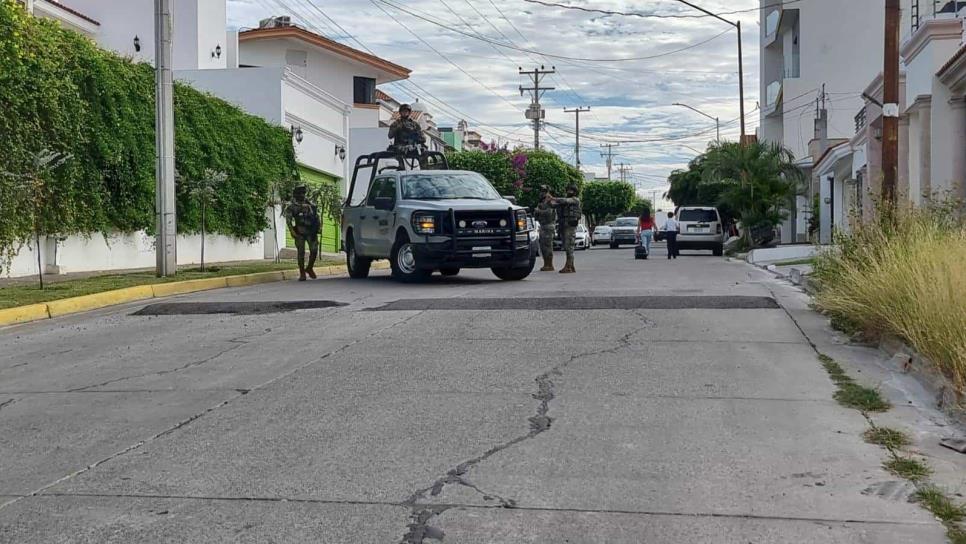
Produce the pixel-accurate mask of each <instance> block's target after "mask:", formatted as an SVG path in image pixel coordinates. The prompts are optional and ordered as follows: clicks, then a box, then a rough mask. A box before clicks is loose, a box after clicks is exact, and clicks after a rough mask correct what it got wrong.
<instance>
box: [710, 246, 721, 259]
mask: <svg viewBox="0 0 966 544" xmlns="http://www.w3.org/2000/svg"><path fill="white" fill-rule="evenodd" d="M711 252H712V254H714V256H715V257H721V256H722V255H724V245H718V246H715V247H714V249H712V250H711Z"/></svg>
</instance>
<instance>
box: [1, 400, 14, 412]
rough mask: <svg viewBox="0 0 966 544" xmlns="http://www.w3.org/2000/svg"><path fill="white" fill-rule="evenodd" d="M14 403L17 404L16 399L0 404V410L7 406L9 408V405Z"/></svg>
mask: <svg viewBox="0 0 966 544" xmlns="http://www.w3.org/2000/svg"><path fill="white" fill-rule="evenodd" d="M15 402H17V399H10V400H8V401H6V402H0V410H3V409H4V408H6V407H7V406H10V405H11V404H13V403H15Z"/></svg>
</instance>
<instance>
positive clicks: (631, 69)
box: [228, 0, 759, 194]
mask: <svg viewBox="0 0 966 544" xmlns="http://www.w3.org/2000/svg"><path fill="white" fill-rule="evenodd" d="M394 2H395V3H397V4H398V5H401V6H403V7H405V8H406V9H408V10H411V11H413V12H416V13H419V14H422V15H424V16H425V17H427V18H430V19H432V20H435V21H439V22H442V23H444V24H445V25H446V26H448V27H449V28H451V29H457V30H459V31H461V32H464V33H469V34H473V35H479V36H483V37H485V38H487V39H489V40H494V41H498V42H501V43H506V44H508V45H509V44H511V43H512V44H513V45H514V46H516V47H519V48H523V49H530V50H533V51H539V52H543V53H550V54H553V55H557V56H562V57H572V58H592V59H605V58H606V59H613V58H628V57H634V58H639V57H652V56H657V57H656V58H652V59H649V60H639V61H630V62H600V61H583V60H571V59H555V58H548V57H542V56H540V55H539V54H534V53H525V52H521V51H516V50H513V49H509V48H504V47H500V46H497V45H492V44H488V43H486V42H485V41H483V40H480V39H475V38H471V37H467V36H464V35H460V34H458V33H456V32H452V31H451V30H448V29H446V28H441V27H439V26H436V25H434V24H431V23H429V22H426V21H422V20H419V19H418V18H416V17H413V16H411V15H408V14H405V13H403V12H400V11H397V10H395V9H394V8H392V7H389V6H386V5H384V4H380V5H382V7H383V9H385V11H386V12H388V13H389V14H390V15H387V14H386V13H385V12H383V11H382V10H380V9H379V8H378V7H377V4H376V3H374V2H373V1H371V0H369V1H366V0H326V1H325V2H322V1H321V0H228V15H229V24H230V25H231V26H234V27H254V26H257V25H258V21H259V20H260V19H262V18H265V17H268V16H271V15H283V14H285V15H291V16H292V18H293V21H294V22H296V23H298V24H300V25H302V26H306V27H308V28H309V29H311V30H315V31H318V32H320V33H322V34H324V35H326V36H328V37H330V38H333V39H336V40H338V41H341V42H343V43H346V44H348V45H351V46H353V47H357V48H359V47H360V46H359V44H358V43H357V42H356V41H355V40H358V41H359V42H362V43H363V44H365V45H366V46H367V47H368V48H370V49H372V50H373V51H374V52H375V53H376V54H377V55H379V56H381V57H383V58H386V59H389V60H392V61H393V62H396V63H398V64H401V65H403V66H406V67H408V68H411V69H412V70H413V73H412V77H411V80H412V82H414V83H416V84H418V85H419V86H420V87H423V88H424V89H426V90H427V91H429V93H431V94H432V95H433V96H435V97H436V98H433V96H427V95H426V93H423V92H422V91H419V90H417V89H416V88H415V87H414V86H413V85H411V84H404V85H402V86H398V85H389V86H385V90H386V91H387V92H389V93H390V94H393V95H395V96H398V97H399V98H401V99H404V100H410V101H411V100H415V99H416V98H419V99H420V100H421V101H423V102H426V103H427V104H428V105H430V109H431V111H432V112H433V114H434V116H435V118H436V120H437V121H438V122H439V124H440V125H441V126H446V125H454V124H455V123H456V122H457V121H458V120H459V119H460V118H468V119H467V120H470V119H476V120H478V121H480V123H474V122H473V121H471V120H470V123H471V125H476V128H477V129H478V130H480V132H481V133H483V134H484V135H485V136H486V137H487V138H488V139H489V138H498V137H499V138H503V139H509V140H511V141H513V142H514V143H527V142H529V143H531V144H532V134H533V133H532V129H531V128H530V127H529V126H528V125H527V121H526V119H525V118H524V115H523V111H524V109H525V108H526V106H527V104H528V102H529V97H521V96H520V92H519V86H520V85H522V84H525V83H526V80H525V78H524V77H523V76H520V75H518V73H517V69H518V67H520V66H522V67H524V68H525V69H532V67H534V66H535V65H539V64H543V65H546V66H548V67H549V66H555V67H556V71H557V74H556V75H553V76H550V77H548V78H547V79H546V80H545V82H544V83H545V84H546V85H549V86H553V87H555V88H556V89H555V90H553V91H549V92H548V93H547V94H546V95H545V97H544V99H543V101H542V103H543V107H544V108H545V109H546V110H547V123H548V126H547V127H546V129H545V133H544V134H542V135H541V143H542V144H545V145H546V146H547V147H549V148H550V149H553V150H554V151H556V152H557V153H559V154H560V155H561V156H562V157H563V158H565V159H568V160H571V161H572V160H573V155H574V153H573V151H574V143H575V142H574V135H573V125H574V119H573V115H572V114H565V113H564V112H563V109H564V108H572V107H575V106H578V105H580V106H590V107H591V112H590V113H585V114H582V115H581V119H580V121H581V159H582V162H583V165H584V167H585V169H587V170H591V171H594V172H597V173H604V172H605V171H606V166H605V161H604V159H603V157H602V156H601V153H600V152H601V147H600V145H601V144H602V143H606V142H608V141H615V140H622V141H626V140H651V141H649V142H637V143H631V142H628V143H621V145H620V146H619V147H617V148H614V153H615V159H614V162H615V163H618V162H624V163H627V164H629V165H631V167H632V169H633V173H632V175H631V178H630V179H631V180H632V181H634V182H635V183H637V184H638V186H639V188H640V190H642V191H651V190H656V189H660V188H663V187H664V186H665V185H666V183H665V182H664V180H666V178H667V175H668V174H669V173H670V172H671V171H672V170H674V169H675V168H683V167H685V166H686V165H687V162H688V160H689V159H690V158H692V157H693V156H694V155H695V154H696V151H694V149H703V148H704V147H705V145H706V144H707V142H708V141H710V140H712V139H713V138H714V123H713V121H711V120H709V119H707V118H706V117H703V116H701V115H698V114H696V113H694V112H691V111H689V110H687V109H684V108H681V107H676V106H673V105H672V104H673V103H675V102H683V103H687V104H688V105H691V106H694V107H696V108H699V109H701V110H702V111H705V112H707V113H708V114H710V115H712V116H716V117H720V119H721V121H722V137H723V138H731V139H736V138H737V135H738V123H737V122H736V118H737V117H738V76H737V65H736V51H735V49H736V47H735V33H734V31H729V30H728V27H727V25H725V24H723V23H721V22H720V21H717V20H715V19H713V18H708V17H705V18H646V19H643V18H637V17H622V16H610V15H600V14H591V13H585V12H580V11H575V10H566V9H561V8H554V7H546V6H538V5H533V4H529V3H526V2H523V1H522V0H394ZM573 3H574V4H577V3H580V4H581V5H584V6H587V7H594V8H601V9H616V10H642V9H647V11H648V12H649V13H655V14H689V15H690V14H698V13H697V12H692V11H689V8H687V6H684V5H683V4H680V3H679V2H675V1H673V0H658V1H656V2H653V3H651V5H649V6H648V7H647V8H641V7H640V6H639V5H636V4H639V3H638V2H630V1H627V0H591V1H590V2H578V1H577V0H573ZM758 4H759V2H758V1H757V0H705V1H704V2H703V3H702V5H703V6H704V7H707V8H708V9H710V10H712V11H716V12H725V11H736V10H743V9H753V8H756V7H758ZM323 14H324V15H323ZM325 16H328V18H331V20H332V21H335V23H338V25H339V26H340V27H341V29H340V28H338V27H336V26H335V25H334V24H333V23H332V22H331V21H330V20H328V19H327V18H326V17H325ZM725 17H726V18H735V17H741V20H742V23H743V24H742V26H743V27H744V28H745V29H746V30H745V35H744V46H745V47H744V50H745V89H746V109H747V110H748V112H749V113H748V115H747V118H748V125H749V129H748V131H749V132H750V133H753V132H754V127H755V126H756V125H757V115H756V114H754V113H751V112H752V110H753V107H754V105H755V101H756V100H757V95H758V93H757V89H758V75H757V74H758V39H759V37H758V32H757V28H758V20H759V19H758V18H759V13H758V12H757V11H750V12H748V13H742V14H739V15H727V16H725ZM402 25H405V27H408V28H409V29H410V30H411V31H412V32H415V33H416V34H417V35H418V36H419V37H420V38H422V40H425V41H426V42H428V43H429V44H430V45H432V46H433V47H434V48H435V49H437V50H438V51H439V52H440V53H441V54H442V55H444V56H445V57H447V59H448V60H447V59H444V58H441V56H440V55H437V53H434V52H433V51H432V50H431V49H429V47H427V46H426V45H425V44H424V43H422V41H421V40H420V39H417V38H416V37H414V36H413V35H412V34H411V33H410V31H409V30H407V29H406V28H404V27H403V26H402ZM342 29H344V30H342ZM722 32H725V33H724V34H722V35H721V36H719V37H717V38H715V39H713V40H711V41H710V42H708V43H706V44H704V45H701V46H698V47H695V48H693V49H688V50H686V51H681V52H678V53H673V54H668V53H669V52H671V51H675V50H678V49H682V48H685V47H689V46H691V45H693V44H697V43H700V42H702V41H705V40H708V39H709V38H712V37H714V36H715V35H717V34H720V33H722ZM658 55H663V56H658ZM453 64H456V65H457V66H459V68H461V69H462V70H463V71H465V72H468V73H469V74H470V76H472V77H470V76H468V75H466V74H465V73H463V71H461V70H460V69H459V68H457V67H455V66H454V65H453ZM437 98H438V99H439V100H441V101H443V102H445V105H442V104H439V102H438V101H437ZM653 140H663V141H653ZM689 148H693V149H689ZM648 194H650V193H648Z"/></svg>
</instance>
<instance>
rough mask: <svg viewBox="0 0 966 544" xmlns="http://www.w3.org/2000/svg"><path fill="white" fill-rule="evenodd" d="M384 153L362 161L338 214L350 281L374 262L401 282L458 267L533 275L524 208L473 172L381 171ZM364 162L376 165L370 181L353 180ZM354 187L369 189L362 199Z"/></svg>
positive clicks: (364, 273)
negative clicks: (381, 262)
mask: <svg viewBox="0 0 966 544" xmlns="http://www.w3.org/2000/svg"><path fill="white" fill-rule="evenodd" d="M384 155H388V154H372V155H370V156H364V157H360V160H359V163H357V165H356V169H355V172H353V176H352V182H351V184H350V186H349V198H348V199H347V201H346V204H345V206H344V207H343V210H342V226H343V238H342V239H343V240H344V242H343V243H344V244H345V251H346V261H347V264H348V269H349V276H350V277H352V278H365V277H366V276H368V275H369V266H370V264H371V263H372V261H373V260H376V259H389V263H390V265H391V267H392V276H393V277H394V278H395V279H397V280H400V281H404V282H413V281H420V280H424V279H426V278H427V277H429V276H430V274H432V273H433V271H434V270H438V271H439V272H440V273H441V274H443V275H445V276H453V275H456V274H458V273H459V271H460V269H462V268H489V269H491V270H492V271H493V273H494V274H495V275H496V276H497V277H498V278H500V279H502V280H522V279H523V278H526V277H527V276H528V275H530V272H531V271H532V270H533V267H534V264H535V263H536V258H537V255H536V247H535V244H534V243H533V238H532V232H533V226H534V225H533V223H532V222H531V221H530V217H529V216H528V214H527V211H526V209H525V208H522V207H520V206H517V205H516V204H514V203H513V202H512V201H511V200H509V199H507V198H504V197H502V196H500V193H498V192H497V191H496V189H494V188H493V185H491V184H490V182H489V181H487V179H486V178H484V177H483V176H481V175H480V174H477V173H476V172H467V171H460V170H419V171H407V170H402V171H399V170H397V171H389V172H380V171H379V168H378V166H379V163H378V161H379V159H382V158H384ZM389 158H390V159H394V156H392V155H389ZM363 161H368V162H367V163H365V165H367V166H368V165H369V163H371V164H372V165H373V166H374V167H373V172H372V174H371V175H370V176H359V175H358V174H359V171H360V169H361V166H360V164H363ZM444 167H445V163H444ZM359 178H363V179H359ZM365 178H369V179H365ZM357 184H359V185H360V186H359V187H358V189H359V190H360V191H366V192H365V193H361V194H362V195H363V196H361V197H360V198H356V196H355V192H354V189H356V188H357V187H356V186H357Z"/></svg>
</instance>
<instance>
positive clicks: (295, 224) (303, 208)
mask: <svg viewBox="0 0 966 544" xmlns="http://www.w3.org/2000/svg"><path fill="white" fill-rule="evenodd" d="M307 194H308V187H306V186H305V185H301V184H300V185H297V186H296V187H295V189H294V190H293V191H292V201H291V202H289V204H288V205H287V206H286V207H285V224H286V225H287V226H288V229H289V232H290V233H291V234H292V238H294V239H295V249H296V251H297V253H298V261H299V281H305V275H306V274H308V275H309V277H310V278H312V279H315V270H314V267H315V259H316V258H318V256H319V230H320V226H321V222H320V221H319V209H318V207H317V206H316V205H315V204H313V203H312V202H311V201H310V200H309V199H308V198H307ZM306 245H308V246H309V262H308V265H307V266H306V263H305V246H306Z"/></svg>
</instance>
